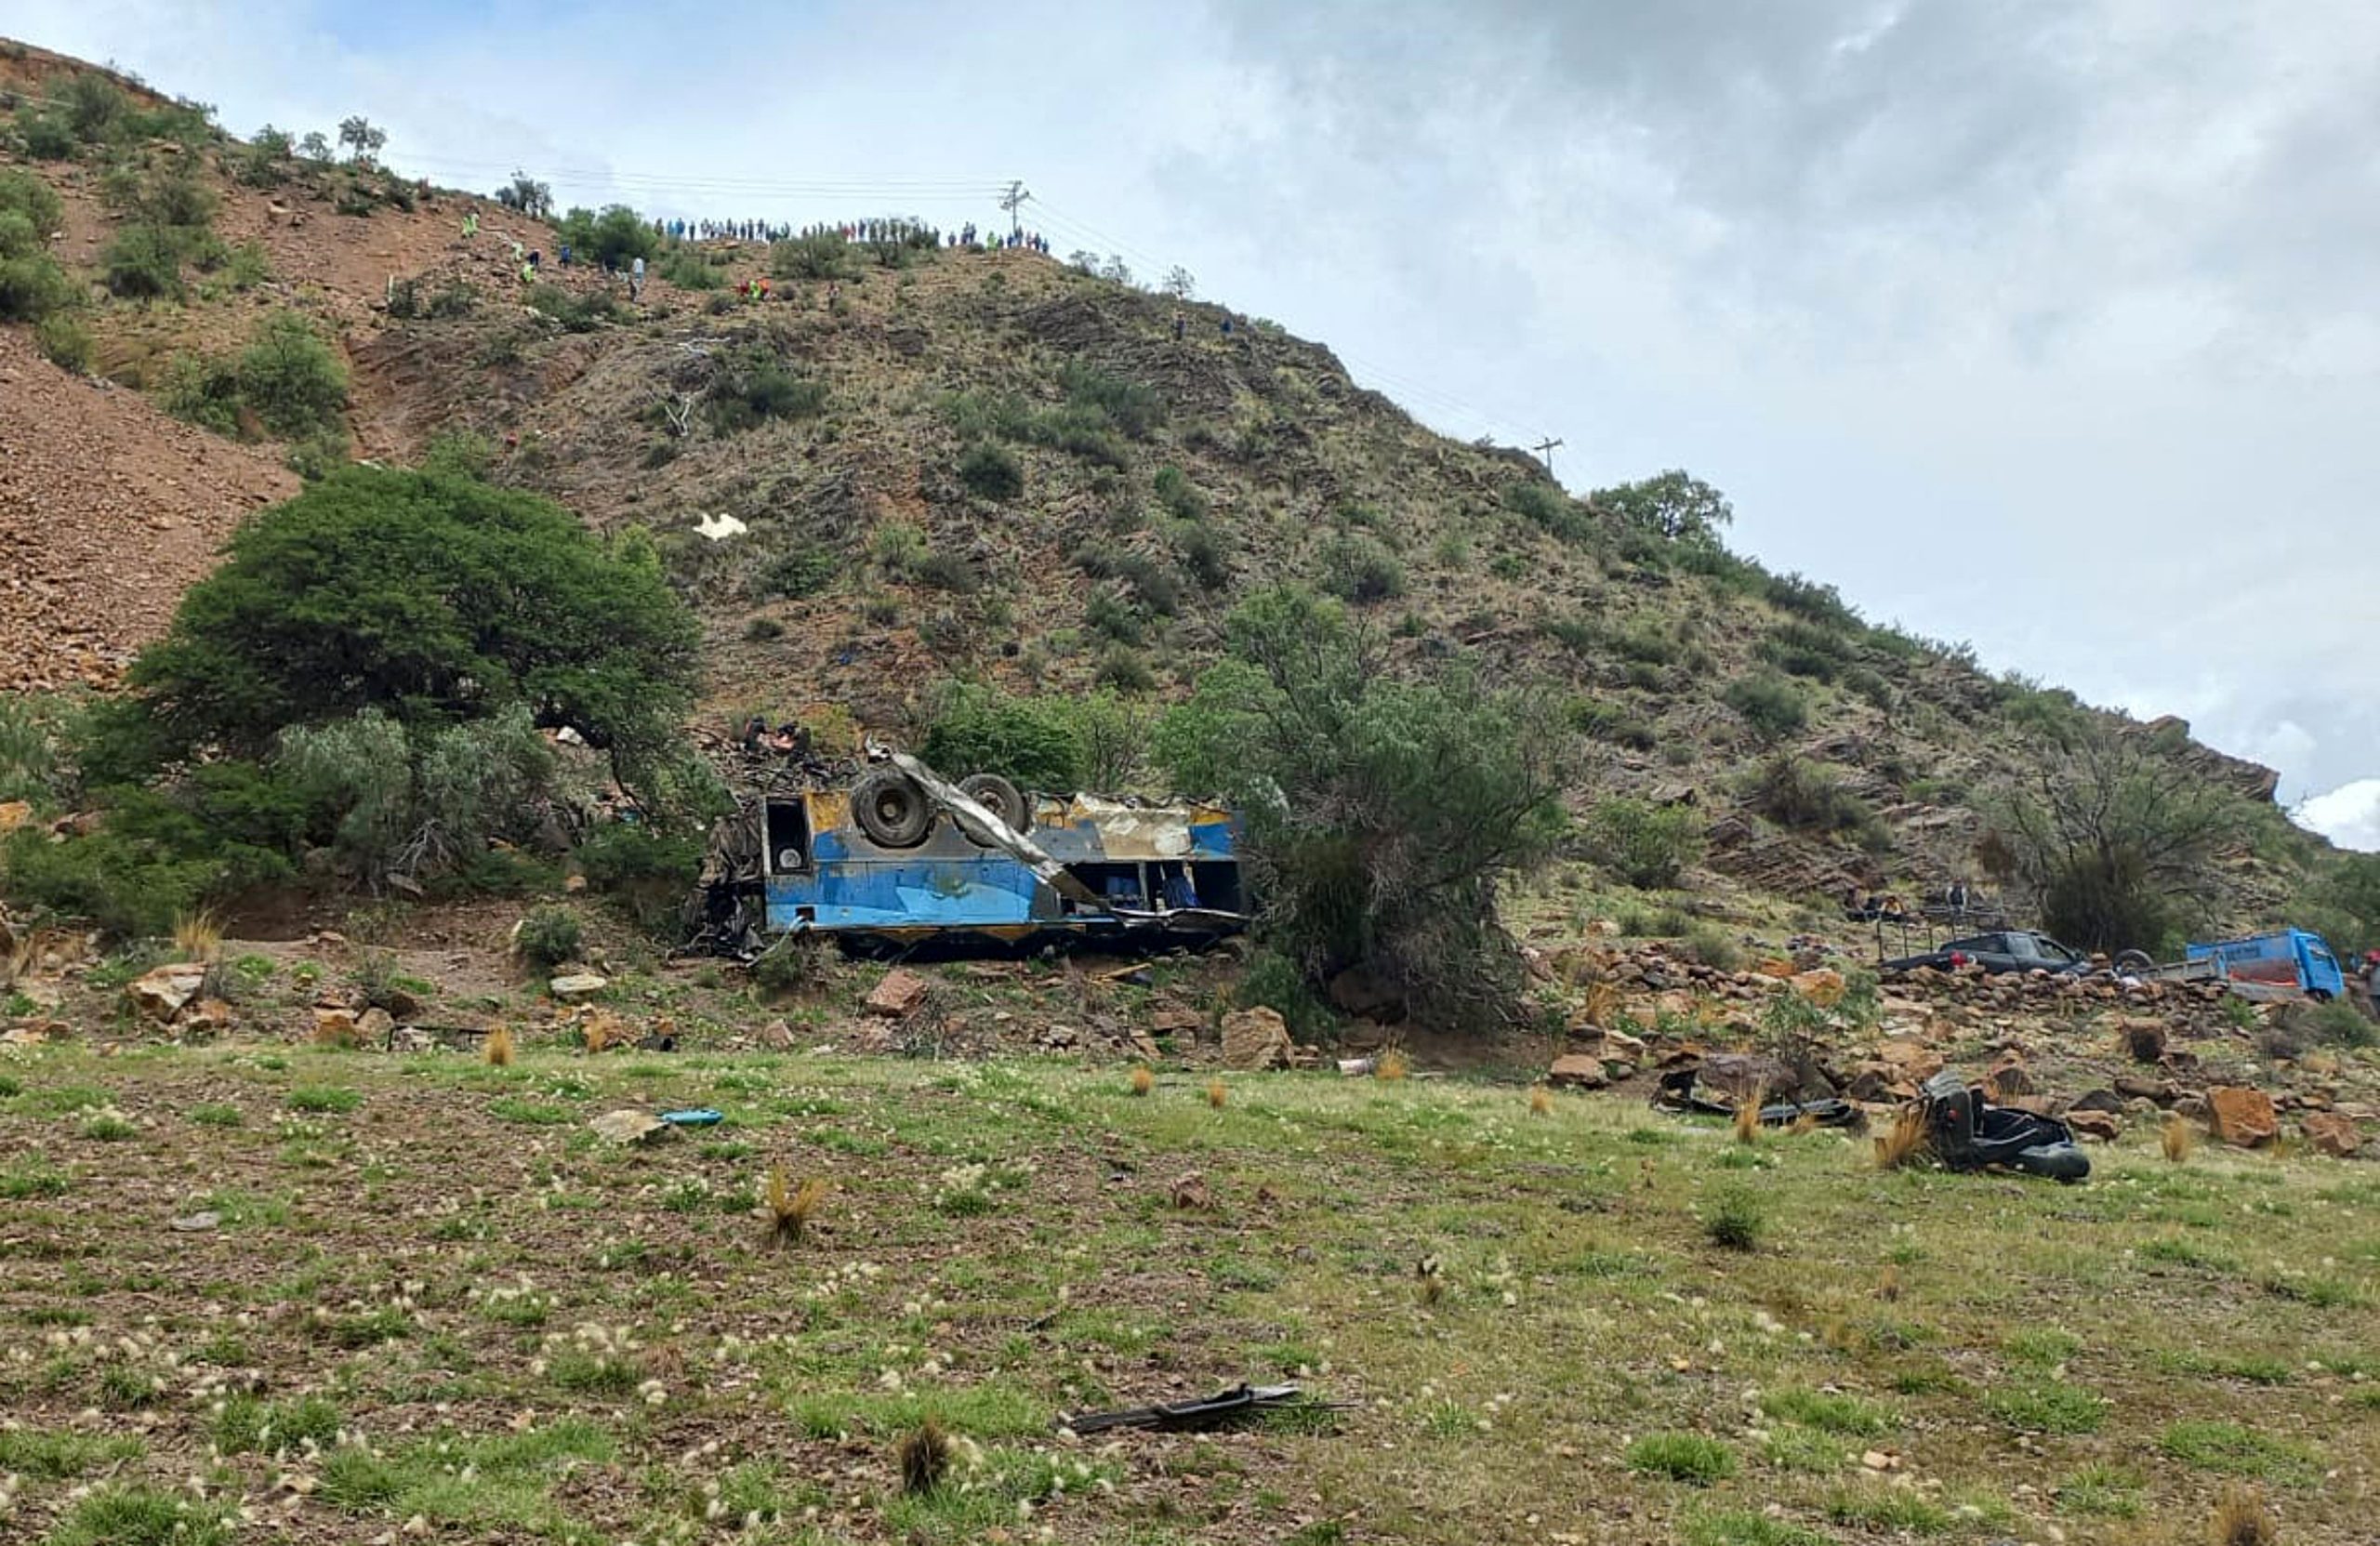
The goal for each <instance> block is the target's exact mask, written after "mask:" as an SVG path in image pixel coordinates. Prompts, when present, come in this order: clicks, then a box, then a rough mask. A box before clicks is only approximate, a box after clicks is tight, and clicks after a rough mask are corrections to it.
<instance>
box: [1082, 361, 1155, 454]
mask: <svg viewBox="0 0 2380 1546" xmlns="http://www.w3.org/2000/svg"><path fill="white" fill-rule="evenodd" d="M1058 384H1059V385H1060V386H1061V387H1064V389H1065V392H1066V400H1067V401H1068V402H1069V403H1074V404H1076V405H1078V406H1079V407H1084V408H1091V409H1095V410H1097V411H1098V413H1099V414H1100V415H1101V416H1102V417H1104V419H1105V421H1106V422H1108V423H1110V424H1113V425H1114V426H1115V427H1116V428H1117V429H1121V430H1122V431H1123V432H1124V433H1125V434H1127V435H1129V436H1131V438H1132V439H1134V440H1146V439H1148V438H1149V436H1151V435H1152V434H1155V433H1156V432H1157V429H1159V428H1160V427H1161V426H1162V425H1163V424H1164V423H1165V400H1164V399H1163V398H1161V397H1159V396H1157V393H1156V391H1154V390H1151V389H1150V388H1147V387H1144V386H1143V385H1141V384H1140V383H1139V382H1137V381H1127V380H1124V379H1122V378H1121V377H1114V376H1108V375H1105V374H1104V373H1103V372H1100V371H1096V370H1093V369H1091V367H1090V366H1088V365H1085V364H1081V363H1077V362H1075V361H1072V360H1069V361H1067V362H1066V363H1065V364H1064V366H1063V367H1061V368H1060V370H1059V372H1058Z"/></svg>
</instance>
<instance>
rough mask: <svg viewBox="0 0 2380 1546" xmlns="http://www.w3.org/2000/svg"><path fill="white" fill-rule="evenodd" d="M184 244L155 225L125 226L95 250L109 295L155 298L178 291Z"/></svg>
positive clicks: (167, 295)
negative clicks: (104, 244)
mask: <svg viewBox="0 0 2380 1546" xmlns="http://www.w3.org/2000/svg"><path fill="white" fill-rule="evenodd" d="M186 250H187V249H186V244H185V243H184V242H183V241H182V240H181V239H180V238H179V236H177V235H176V234H175V233H173V232H171V231H165V230H163V229H161V228H159V227H157V226H150V225H129V226H126V227H124V228H123V229H122V230H120V231H117V232H116V233H115V235H114V236H113V237H112V238H111V239H110V240H109V242H108V244H107V245H106V246H105V247H104V248H102V249H101V250H100V253H99V274H100V277H101V278H102V279H104V280H105V281H106V283H107V287H108V293H109V294H110V295H115V296H122V297H125V298H126V299H127V300H157V299H162V298H165V297H178V296H179V295H180V294H181V293H182V258H183V256H184V253H185V251H186Z"/></svg>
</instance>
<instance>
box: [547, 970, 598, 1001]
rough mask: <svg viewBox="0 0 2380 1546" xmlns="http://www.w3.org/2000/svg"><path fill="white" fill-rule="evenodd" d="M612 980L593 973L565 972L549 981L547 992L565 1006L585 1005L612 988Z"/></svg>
mask: <svg viewBox="0 0 2380 1546" xmlns="http://www.w3.org/2000/svg"><path fill="white" fill-rule="evenodd" d="M611 985H612V984H611V980H610V979H609V978H607V977H604V976H602V974H600V973H598V972H593V971H565V972H563V973H562V975H561V976H559V977H555V978H551V979H549V981H548V982H547V984H546V991H547V992H548V993H550V994H552V995H553V996H554V997H555V998H558V999H560V1000H562V1002H563V1003H565V1004H578V1003H584V1002H585V1001H586V1000H588V999H589V998H594V997H595V996H596V995H597V994H599V993H601V992H602V991H603V990H604V989H605V988H607V987H609V986H611Z"/></svg>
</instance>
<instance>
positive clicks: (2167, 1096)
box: [2116, 1074, 2182, 1105]
mask: <svg viewBox="0 0 2380 1546" xmlns="http://www.w3.org/2000/svg"><path fill="white" fill-rule="evenodd" d="M2116 1093H2117V1094H2119V1095H2122V1096H2123V1097H2124V1098H2125V1099H2126V1100H2133V1101H2154V1102H2156V1103H2158V1104H2159V1105H2171V1104H2173V1103H2175V1101H2177V1100H2179V1099H2181V1095H2182V1092H2181V1090H2180V1088H2179V1087H2177V1086H2176V1085H2175V1083H2174V1081H2173V1080H2171V1079H2152V1078H2150V1077H2148V1076H2147V1075H2145V1074H2118V1075H2117V1076H2116Z"/></svg>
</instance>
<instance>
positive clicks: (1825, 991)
mask: <svg viewBox="0 0 2380 1546" xmlns="http://www.w3.org/2000/svg"><path fill="white" fill-rule="evenodd" d="M1791 981H1792V984H1793V991H1794V992H1795V993H1798V994H1800V995H1801V996H1802V997H1803V998H1806V999H1808V1000H1809V1001H1810V1002H1811V1003H1813V1004H1816V1005H1817V1006H1818V1008H1820V1009H1822V1010H1831V1009H1832V1008H1834V1006H1835V1005H1837V1004H1840V1003H1842V1002H1843V990H1844V987H1845V983H1844V981H1843V973H1842V972H1840V971H1836V970H1835V969H1834V968H1832V967H1831V966H1821V967H1818V968H1817V969H1816V970H1814V971H1796V972H1795V973H1793V975H1792V979H1791Z"/></svg>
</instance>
